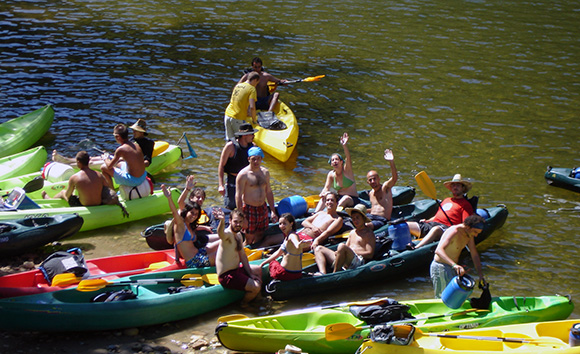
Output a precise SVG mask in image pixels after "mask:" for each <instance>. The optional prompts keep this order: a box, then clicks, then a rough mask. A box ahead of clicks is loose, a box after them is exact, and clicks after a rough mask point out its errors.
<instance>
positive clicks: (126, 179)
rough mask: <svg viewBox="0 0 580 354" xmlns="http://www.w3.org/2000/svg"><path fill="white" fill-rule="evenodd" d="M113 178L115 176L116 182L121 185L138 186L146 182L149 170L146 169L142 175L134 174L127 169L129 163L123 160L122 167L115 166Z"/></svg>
mask: <svg viewBox="0 0 580 354" xmlns="http://www.w3.org/2000/svg"><path fill="white" fill-rule="evenodd" d="M113 178H115V183H117V184H119V185H123V186H129V187H138V186H140V185H141V184H142V183H143V182H145V179H146V178H147V171H145V172H144V173H143V176H141V177H135V176H132V175H131V174H130V173H129V171H127V163H125V162H121V163H120V167H115V173H114V174H113Z"/></svg>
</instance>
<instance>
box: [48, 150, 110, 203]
mask: <svg viewBox="0 0 580 354" xmlns="http://www.w3.org/2000/svg"><path fill="white" fill-rule="evenodd" d="M76 161H77V167H78V168H79V169H80V171H79V172H77V173H75V174H74V175H72V176H71V177H70V178H69V180H68V186H67V188H66V189H65V190H62V191H60V192H58V194H57V195H55V196H54V198H61V199H64V200H66V201H68V203H69V205H70V206H93V205H101V199H102V197H101V194H102V191H103V186H104V184H105V179H104V178H103V175H101V174H100V173H99V172H97V171H93V170H91V169H90V168H89V161H90V156H89V154H88V153H87V152H86V151H79V152H78V153H77V156H76ZM75 190H76V191H77V194H78V196H76V195H73V192H74V191H75ZM42 197H43V198H44V199H49V198H48V196H47V194H46V192H45V191H43V192H42Z"/></svg>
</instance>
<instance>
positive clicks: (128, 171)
mask: <svg viewBox="0 0 580 354" xmlns="http://www.w3.org/2000/svg"><path fill="white" fill-rule="evenodd" d="M113 136H114V137H115V140H116V141H117V142H118V143H119V144H120V146H119V147H118V148H117V149H116V150H115V154H114V155H113V159H112V160H108V159H107V160H105V162H104V163H103V165H101V171H102V172H103V176H105V179H106V181H107V185H108V187H109V188H111V189H113V178H114V179H115V182H117V184H119V185H123V186H129V187H138V186H140V185H141V183H143V182H144V181H145V179H146V178H147V172H146V171H145V160H144V159H143V151H141V147H139V145H137V144H135V143H133V142H131V141H129V132H128V130H127V127H126V126H125V125H124V124H117V125H116V126H115V128H114V129H113ZM117 163H120V164H119V167H116V166H117Z"/></svg>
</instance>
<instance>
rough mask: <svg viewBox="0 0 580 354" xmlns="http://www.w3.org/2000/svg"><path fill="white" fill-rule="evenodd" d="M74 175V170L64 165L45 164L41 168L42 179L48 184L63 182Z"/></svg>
mask: <svg viewBox="0 0 580 354" xmlns="http://www.w3.org/2000/svg"><path fill="white" fill-rule="evenodd" d="M74 174H75V170H74V169H73V168H72V167H71V166H69V165H67V164H64V163H60V162H47V163H46V164H45V165H44V167H43V168H42V178H44V179H45V180H47V181H49V182H53V183H54V182H65V181H68V179H69V178H71V176H72V175H74Z"/></svg>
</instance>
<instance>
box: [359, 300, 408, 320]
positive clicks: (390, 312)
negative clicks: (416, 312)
mask: <svg viewBox="0 0 580 354" xmlns="http://www.w3.org/2000/svg"><path fill="white" fill-rule="evenodd" d="M409 308H410V307H409V306H407V305H402V304H399V303H398V302H397V301H395V300H390V299H387V300H386V301H384V303H382V304H376V305H369V306H351V307H350V312H351V313H352V314H353V315H354V316H356V317H357V318H358V319H360V320H362V321H365V322H366V323H367V324H370V325H372V324H378V323H385V322H391V321H399V320H404V319H407V318H414V317H413V316H412V315H411V314H410V313H409Z"/></svg>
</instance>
